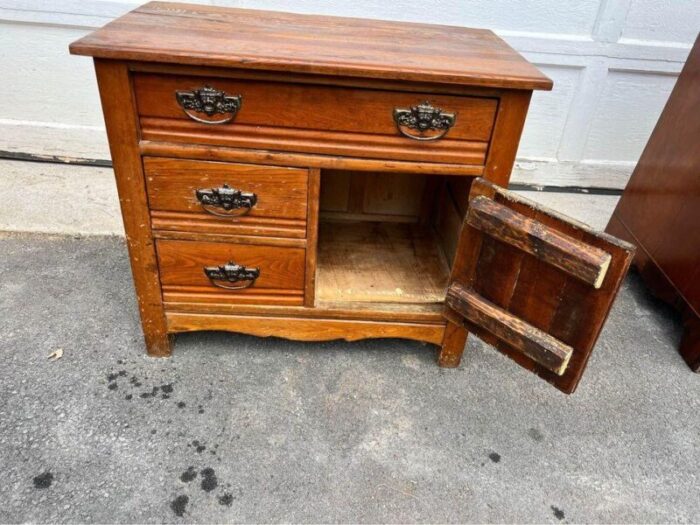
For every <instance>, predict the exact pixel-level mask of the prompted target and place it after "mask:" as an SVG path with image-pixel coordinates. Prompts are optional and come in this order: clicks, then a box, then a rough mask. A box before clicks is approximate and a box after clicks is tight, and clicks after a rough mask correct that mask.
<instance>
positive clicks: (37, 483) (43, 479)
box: [34, 470, 53, 489]
mask: <svg viewBox="0 0 700 525" xmlns="http://www.w3.org/2000/svg"><path fill="white" fill-rule="evenodd" d="M51 483H53V474H51V472H49V471H48V470H47V471H46V472H44V473H42V474H39V475H38V476H36V477H35V478H34V488H35V489H48V488H49V487H50V486H51Z"/></svg>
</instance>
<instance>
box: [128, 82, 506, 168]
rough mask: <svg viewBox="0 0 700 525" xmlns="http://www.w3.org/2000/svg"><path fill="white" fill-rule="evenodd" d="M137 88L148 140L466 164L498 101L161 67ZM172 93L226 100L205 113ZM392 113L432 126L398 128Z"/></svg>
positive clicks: (480, 155) (474, 156)
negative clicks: (182, 71) (222, 75)
mask: <svg viewBox="0 0 700 525" xmlns="http://www.w3.org/2000/svg"><path fill="white" fill-rule="evenodd" d="M134 87H135V91H136V101H137V106H138V112H139V117H140V123H141V131H142V137H143V138H144V139H146V140H154V141H169V142H186V143H196V144H218V145H224V146H234V147H244V148H259V149H271V150H279V151H296V152H302V153H319V154H330V155H346V156H354V157H364V158H379V159H400V160H413V161H427V162H446V163H457V164H472V165H483V164H484V162H485V158H486V151H487V148H488V142H489V139H490V137H491V130H492V128H493V125H494V120H495V116H496V109H497V106H498V101H497V99H496V98H489V97H477V96H455V95H435V94H431V93H419V92H401V91H385V90H380V89H364V88H355V87H344V86H329V85H317V84H305V83H285V82H275V81H267V80H251V79H236V78H218V77H200V76H187V75H170V74H159V73H134ZM206 88H212V89H211V90H208V91H203V90H205V89H206ZM222 92H223V93H222ZM177 93H181V94H183V93H184V94H185V98H187V97H189V100H190V101H194V102H196V103H195V104H194V105H195V106H196V105H198V104H201V103H203V104H206V103H207V102H209V103H212V102H213V104H214V105H215V104H216V102H217V101H221V100H223V97H229V98H228V99H227V101H228V102H230V104H228V105H226V104H224V106H225V107H224V108H219V109H222V110H223V111H222V112H221V113H216V114H212V115H208V114H207V113H206V112H204V111H197V110H193V109H192V105H191V106H190V108H189V109H188V108H187V107H183V102H182V101H183V97H182V95H181V96H180V97H179V98H180V100H178V97H177ZM207 97H210V98H209V99H207ZM200 107H201V106H200ZM211 108H213V106H209V109H211ZM397 115H403V116H404V119H407V120H403V122H408V121H412V124H414V125H415V126H421V125H422V126H427V127H428V129H426V130H422V131H421V129H418V128H417V127H411V126H410V125H399V124H398V123H397ZM451 116H452V117H453V118H452V120H451ZM207 121H209V122H207ZM211 121H215V122H221V121H227V122H223V123H212V122H211ZM440 135H443V136H441V137H440V138H436V137H438V136H440ZM411 136H414V137H417V138H412V137H411ZM426 138H428V139H433V140H424V139H426ZM418 139H423V140H418Z"/></svg>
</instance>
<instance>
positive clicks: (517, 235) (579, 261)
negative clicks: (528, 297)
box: [467, 196, 610, 288]
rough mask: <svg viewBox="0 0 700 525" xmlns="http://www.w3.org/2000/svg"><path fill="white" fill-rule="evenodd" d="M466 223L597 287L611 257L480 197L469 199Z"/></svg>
mask: <svg viewBox="0 0 700 525" xmlns="http://www.w3.org/2000/svg"><path fill="white" fill-rule="evenodd" d="M467 224H468V225H469V226H471V227H472V228H476V229H477V230H480V231H482V232H484V233H485V234H487V235H488V236H490V237H492V238H494V239H497V240H499V241H501V242H504V243H506V244H510V245H511V246H514V247H516V248H518V249H519V250H522V251H524V252H526V253H529V254H530V255H533V256H535V257H536V258H538V259H540V260H542V261H544V262H546V263H547V264H550V265H552V266H555V267H557V268H559V269H560V270H562V271H563V272H566V273H568V274H569V275H571V276H573V277H576V278H577V279H580V280H582V281H583V282H585V283H588V284H590V285H591V286H593V287H594V288H600V285H601V283H602V282H603V279H605V272H607V270H608V266H609V265H610V254H609V253H607V252H605V251H603V250H600V249H597V248H594V247H592V246H590V245H588V244H586V243H583V242H581V241H579V240H576V239H573V238H571V237H570V236H568V235H565V234H562V233H560V232H558V231H557V230H556V229H554V228H552V227H549V226H546V225H544V224H542V223H540V222H538V221H536V220H533V219H530V218H528V217H525V216H524V215H521V214H520V213H518V212H516V211H514V210H512V209H511V208H509V207H507V206H504V205H502V204H499V203H497V202H495V201H493V200H491V199H488V198H486V197H483V196H479V197H476V198H474V199H472V201H471V203H470V206H469V212H468V213H467Z"/></svg>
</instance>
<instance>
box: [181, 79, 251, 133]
mask: <svg viewBox="0 0 700 525" xmlns="http://www.w3.org/2000/svg"><path fill="white" fill-rule="evenodd" d="M175 99H176V100H177V103H178V104H180V107H181V108H182V110H183V111H184V112H185V114H186V115H187V116H188V117H190V118H191V119H192V120H196V121H197V122H201V123H203V124H226V123H227V122H231V121H232V120H233V119H234V118H235V117H236V114H237V113H238V110H239V109H241V104H242V102H243V97H241V95H227V94H226V93H225V92H224V91H219V90H218V89H214V88H213V87H211V86H204V87H203V88H199V89H195V90H194V91H176V92H175ZM193 112H194V113H193ZM196 113H204V114H205V115H206V116H207V117H213V116H215V115H226V116H225V117H224V118H221V119H218V120H211V119H205V118H202V117H200V116H198V115H197V114H196Z"/></svg>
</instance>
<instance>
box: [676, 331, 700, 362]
mask: <svg viewBox="0 0 700 525" xmlns="http://www.w3.org/2000/svg"><path fill="white" fill-rule="evenodd" d="M684 321H685V322H684V323H683V324H684V325H685V326H684V329H683V339H681V347H680V349H679V350H680V353H681V355H682V356H683V359H685V362H686V363H688V366H689V367H690V368H691V370H692V371H693V372H700V320H699V319H698V318H697V317H689V318H687V319H685V320H684Z"/></svg>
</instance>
